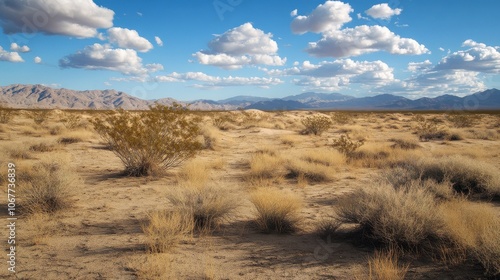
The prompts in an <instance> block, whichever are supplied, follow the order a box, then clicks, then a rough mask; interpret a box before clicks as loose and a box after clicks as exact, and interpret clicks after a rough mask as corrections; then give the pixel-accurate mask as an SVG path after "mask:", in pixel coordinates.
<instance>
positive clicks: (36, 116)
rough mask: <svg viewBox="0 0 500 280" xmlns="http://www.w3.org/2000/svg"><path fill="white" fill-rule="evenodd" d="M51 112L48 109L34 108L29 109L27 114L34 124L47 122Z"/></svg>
mask: <svg viewBox="0 0 500 280" xmlns="http://www.w3.org/2000/svg"><path fill="white" fill-rule="evenodd" d="M51 114H52V111H50V110H44V109H35V110H33V111H30V113H29V116H30V117H31V119H33V121H34V122H35V123H36V124H38V125H42V124H44V123H45V122H47V120H48V119H49V117H50V115H51Z"/></svg>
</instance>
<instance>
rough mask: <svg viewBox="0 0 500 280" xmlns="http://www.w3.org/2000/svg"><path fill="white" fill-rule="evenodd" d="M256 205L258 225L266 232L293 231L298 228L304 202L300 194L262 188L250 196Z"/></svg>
mask: <svg viewBox="0 0 500 280" xmlns="http://www.w3.org/2000/svg"><path fill="white" fill-rule="evenodd" d="M250 201H251V202H252V203H253V205H254V206H255V208H256V210H257V213H256V216H257V217H256V220H255V222H256V225H257V227H258V229H259V230H261V231H262V232H266V233H271V232H275V233H291V232H294V231H296V230H297V224H298V222H299V216H298V214H299V212H300V209H301V207H302V202H301V199H300V197H299V196H297V195H295V194H293V193H291V192H284V191H279V190H276V189H267V188H260V189H257V190H255V191H254V192H253V193H252V194H251V197H250Z"/></svg>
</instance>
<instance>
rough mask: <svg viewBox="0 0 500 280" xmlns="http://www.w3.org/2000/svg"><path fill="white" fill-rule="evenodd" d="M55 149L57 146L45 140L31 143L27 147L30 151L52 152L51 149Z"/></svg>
mask: <svg viewBox="0 0 500 280" xmlns="http://www.w3.org/2000/svg"><path fill="white" fill-rule="evenodd" d="M56 149H57V146H56V145H55V144H47V143H45V142H40V143H38V144H33V145H31V146H30V147H29V150H30V151H32V152H40V153H46V152H52V151H55V150H56Z"/></svg>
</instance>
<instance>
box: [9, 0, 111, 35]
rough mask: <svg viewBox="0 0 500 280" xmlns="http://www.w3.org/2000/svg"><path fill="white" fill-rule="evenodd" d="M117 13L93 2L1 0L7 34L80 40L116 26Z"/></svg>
mask: <svg viewBox="0 0 500 280" xmlns="http://www.w3.org/2000/svg"><path fill="white" fill-rule="evenodd" d="M113 17H114V12H113V11H112V10H110V9H107V8H104V7H100V6H98V5H96V4H95V3H94V1H93V0H84V1H72V0H51V1H47V0H0V19H1V20H0V26H1V27H2V29H3V32H4V33H6V34H14V33H38V32H40V33H45V34H50V35H67V36H74V37H78V38H89V37H95V36H97V34H98V33H97V29H99V28H110V27H111V26H113Z"/></svg>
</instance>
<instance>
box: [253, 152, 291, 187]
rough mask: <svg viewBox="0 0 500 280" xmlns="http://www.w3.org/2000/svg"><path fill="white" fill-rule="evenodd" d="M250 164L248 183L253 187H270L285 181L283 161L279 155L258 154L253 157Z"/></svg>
mask: <svg viewBox="0 0 500 280" xmlns="http://www.w3.org/2000/svg"><path fill="white" fill-rule="evenodd" d="M273 153H274V151H273ZM248 164H249V166H250V170H249V172H248V174H247V175H246V181H247V182H249V183H250V184H251V185H269V184H274V183H279V182H281V181H282V180H283V170H282V169H283V159H282V158H281V157H280V156H278V155H275V154H269V153H267V152H257V153H254V154H253V155H252V157H251V158H250V161H249V162H248Z"/></svg>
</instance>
